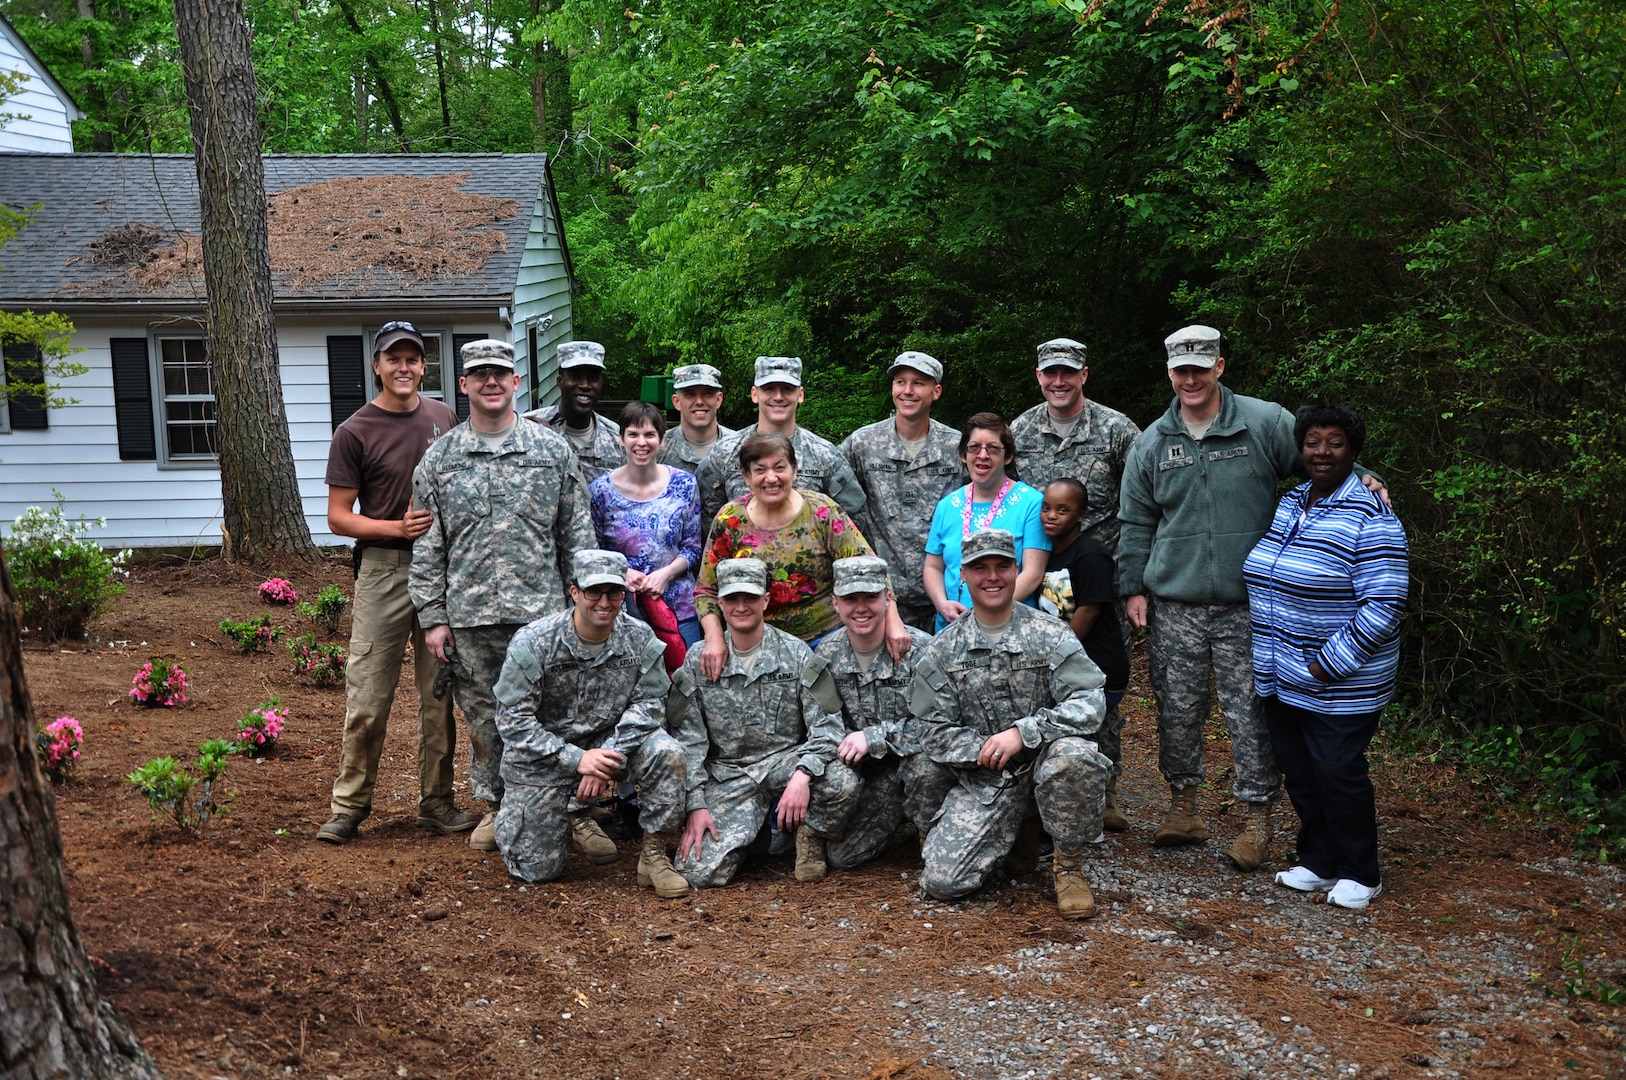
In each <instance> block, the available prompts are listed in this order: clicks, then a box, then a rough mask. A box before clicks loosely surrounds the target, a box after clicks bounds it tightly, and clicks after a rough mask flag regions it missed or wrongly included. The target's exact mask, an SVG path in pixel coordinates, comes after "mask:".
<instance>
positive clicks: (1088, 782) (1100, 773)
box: [920, 736, 1112, 900]
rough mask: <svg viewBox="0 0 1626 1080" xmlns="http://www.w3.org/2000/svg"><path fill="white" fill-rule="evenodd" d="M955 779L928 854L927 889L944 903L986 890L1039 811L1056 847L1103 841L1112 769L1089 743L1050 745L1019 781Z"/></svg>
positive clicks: (969, 774) (987, 773)
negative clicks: (1028, 821) (1103, 813)
mask: <svg viewBox="0 0 1626 1080" xmlns="http://www.w3.org/2000/svg"><path fill="white" fill-rule="evenodd" d="M955 772H957V773H959V774H960V779H959V783H957V784H956V785H955V786H954V788H953V789H952V790H950V791H949V793H948V796H947V797H946V798H945V799H944V800H943V808H942V810H941V811H939V813H938V815H937V821H936V822H935V823H934V824H933V825H932V829H931V832H930V833H929V834H927V836H926V843H925V846H924V848H923V849H922V852H921V854H922V855H923V856H924V858H925V861H926V867H925V869H924V870H922V871H921V874H920V883H921V887H922V888H924V889H925V890H926V892H927V894H929V895H931V896H934V897H936V898H937V899H939V900H953V899H956V898H958V897H961V896H965V895H967V894H968V893H973V892H975V891H977V890H978V889H980V888H981V887H982V883H983V882H984V881H986V880H987V878H988V875H989V873H991V872H992V871H993V869H994V867H996V866H998V865H999V864H1000V862H1001V861H1002V860H1004V858H1005V856H1006V855H1008V854H1010V851H1011V848H1012V847H1014V846H1015V844H1016V834H1017V833H1018V832H1019V831H1020V830H1021V828H1022V822H1023V821H1025V820H1026V819H1027V818H1028V817H1029V815H1031V814H1032V813H1033V812H1034V810H1035V808H1037V810H1038V812H1039V820H1040V821H1041V822H1042V823H1043V824H1044V828H1045V831H1046V832H1048V833H1049V834H1050V836H1051V838H1052V839H1053V840H1055V842H1056V846H1057V847H1065V848H1073V849H1081V848H1083V846H1084V845H1085V844H1088V843H1090V842H1091V841H1093V840H1094V839H1095V838H1096V837H1097V836H1100V835H1101V809H1102V806H1103V805H1104V804H1105V802H1106V798H1107V781H1108V780H1109V779H1110V778H1111V776H1112V762H1110V761H1108V760H1107V757H1106V755H1105V754H1103V753H1101V751H1099V750H1097V749H1096V747H1095V743H1093V742H1091V741H1090V740H1088V739H1084V738H1079V737H1077V736H1072V737H1069V738H1065V739H1057V740H1056V741H1055V742H1052V743H1048V744H1046V745H1045V746H1044V747H1043V748H1042V749H1041V750H1040V751H1039V756H1038V757H1037V758H1035V759H1034V762H1033V765H1032V767H1031V768H1024V769H1023V770H1022V771H1021V772H1019V773H1016V774H1014V775H1013V774H1004V775H1001V776H999V777H997V778H996V777H995V776H994V773H993V771H992V770H991V769H984V768H972V769H957V770H955Z"/></svg>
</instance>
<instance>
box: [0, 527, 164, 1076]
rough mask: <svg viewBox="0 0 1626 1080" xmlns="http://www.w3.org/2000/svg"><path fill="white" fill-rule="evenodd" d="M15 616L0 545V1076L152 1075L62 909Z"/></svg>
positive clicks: (50, 807) (55, 835)
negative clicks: (100, 987)
mask: <svg viewBox="0 0 1626 1080" xmlns="http://www.w3.org/2000/svg"><path fill="white" fill-rule="evenodd" d="M20 630H21V623H20V619H19V617H18V610H17V596H16V594H15V593H14V592H12V588H11V573H10V571H8V570H7V569H6V565H5V555H4V552H0V852H4V853H5V858H3V859H0V1075H3V1076H5V1077H7V1078H8V1080H44V1078H46V1077H51V1078H53V1080H54V1078H69V1080H80V1078H81V1077H83V1078H88V1080H99V1078H101V1077H154V1078H155V1077H157V1076H158V1070H157V1068H156V1067H155V1066H154V1065H153V1063H152V1059H151V1058H149V1057H147V1055H146V1054H145V1053H144V1052H143V1051H142V1049H141V1047H139V1046H138V1045H136V1040H135V1036H134V1035H132V1034H130V1029H129V1028H127V1027H125V1026H124V1021H122V1020H120V1019H119V1017H118V1014H117V1013H115V1012H114V1011H113V1007H112V1006H111V1005H109V1004H107V1002H106V1001H104V1000H102V995H101V993H100V992H99V991H98V990H97V988H96V979H95V976H94V975H93V974H92V972H91V966H90V961H89V959H88V958H87V957H86V956H85V948H84V946H83V945H82V944H80V942H79V934H78V933H77V932H76V931H75V930H74V928H73V919H72V917H71V916H70V915H69V914H68V894H67V889H66V887H65V886H64V884H63V881H62V865H61V864H62V836H61V833H59V832H58V831H57V823H56V799H55V797H54V796H53V795H52V792H51V787H50V785H49V783H47V782H46V779H45V775H44V774H43V773H42V772H41V771H40V767H39V759H38V758H37V757H36V755H35V749H34V706H33V703H32V702H31V701H30V700H29V697H28V683H27V682H26V680H25V679H24V678H23V657H22V649H21V647H20V646H19V644H18V633H19V632H20Z"/></svg>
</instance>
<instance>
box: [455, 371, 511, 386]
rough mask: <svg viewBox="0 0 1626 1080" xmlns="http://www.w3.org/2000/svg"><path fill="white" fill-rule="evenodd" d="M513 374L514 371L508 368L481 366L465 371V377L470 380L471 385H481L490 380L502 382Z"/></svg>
mask: <svg viewBox="0 0 1626 1080" xmlns="http://www.w3.org/2000/svg"><path fill="white" fill-rule="evenodd" d="M512 374H513V372H512V371H510V370H509V369H508V368H501V367H479V368H475V369H474V370H473V371H465V372H464V373H463V378H464V379H466V380H467V381H468V384H469V385H470V386H481V385H483V384H485V383H488V382H500V381H501V380H503V379H505V378H507V377H508V376H509V375H512Z"/></svg>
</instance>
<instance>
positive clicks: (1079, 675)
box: [909, 529, 1112, 919]
mask: <svg viewBox="0 0 1626 1080" xmlns="http://www.w3.org/2000/svg"><path fill="white" fill-rule="evenodd" d="M960 565H961V575H962V577H963V578H964V580H965V582H966V585H967V586H968V587H969V588H970V591H971V600H972V612H971V614H972V615H973V616H974V617H973V618H960V619H956V620H955V621H954V622H952V623H950V624H949V625H948V627H947V628H945V629H944V630H943V632H942V633H941V634H939V635H937V637H935V638H933V639H932V643H931V644H930V645H928V646H927V647H926V654H925V656H923V657H922V658H921V659H920V660H918V661H917V662H916V664H915V680H914V685H913V687H912V689H911V693H910V701H909V708H910V711H911V712H913V713H914V715H915V716H916V717H917V718H918V719H919V720H920V721H921V724H922V735H921V744H922V746H923V747H924V749H923V753H924V754H925V755H926V756H927V757H928V758H930V759H931V760H932V761H935V762H937V763H939V764H942V765H947V766H950V767H952V768H954V769H955V770H956V772H957V774H958V775H957V783H956V785H955V787H954V788H953V790H951V791H950V792H949V793H948V796H947V797H946V798H945V799H944V800H943V808H942V810H941V812H940V813H939V814H938V818H937V822H936V824H935V825H933V827H932V830H931V833H930V834H929V835H928V836H927V838H926V843H925V846H924V850H923V855H924V857H925V862H926V867H925V870H924V871H923V872H922V874H921V884H922V886H923V887H924V888H925V890H926V892H927V893H929V894H930V895H932V896H934V897H936V898H938V899H939V900H952V899H955V898H958V897H961V896H965V895H966V894H967V893H971V892H974V891H975V890H977V889H978V888H980V887H981V886H982V883H983V881H984V880H986V878H987V877H988V874H989V872H990V871H992V870H993V868H994V866H995V865H996V864H998V863H999V862H1000V860H1002V859H1004V858H1005V856H1006V855H1007V854H1009V853H1010V851H1011V849H1012V847H1014V846H1015V843H1016V838H1017V833H1018V832H1019V831H1020V829H1021V827H1022V823H1023V822H1024V821H1025V820H1026V819H1027V817H1028V816H1029V815H1030V814H1031V813H1033V810H1034V808H1035V806H1037V809H1038V812H1039V819H1040V821H1041V822H1042V823H1043V825H1044V828H1045V830H1046V831H1047V832H1049V833H1050V835H1051V837H1052V838H1053V839H1054V840H1055V845H1056V854H1055V861H1054V863H1053V864H1052V868H1053V870H1054V872H1055V880H1056V904H1057V906H1058V907H1060V908H1061V913H1062V915H1063V916H1064V917H1066V918H1069V919H1087V918H1089V917H1090V916H1092V915H1094V914H1095V898H1094V897H1093V896H1091V895H1090V887H1089V885H1088V884H1086V883H1085V881H1084V845H1085V844H1088V843H1089V842H1090V841H1092V840H1094V839H1095V838H1096V837H1097V836H1098V835H1100V833H1101V808H1102V804H1103V803H1104V801H1105V799H1106V789H1107V782H1108V780H1110V779H1111V776H1112V762H1110V761H1108V760H1107V758H1106V757H1105V755H1103V754H1102V753H1101V752H1100V750H1098V749H1097V748H1096V745H1095V743H1093V742H1091V741H1090V740H1089V739H1088V738H1087V737H1086V736H1089V735H1092V734H1094V732H1095V731H1096V730H1097V729H1098V728H1099V727H1100V726H1101V717H1102V714H1103V713H1104V712H1105V709H1106V702H1105V698H1104V696H1103V694H1102V692H1101V686H1102V683H1103V682H1104V681H1105V680H1104V679H1103V677H1102V675H1101V669H1100V668H1097V667H1096V666H1095V665H1094V664H1093V663H1091V662H1090V658H1089V657H1088V656H1086V655H1085V653H1084V648H1083V646H1081V645H1079V643H1078V638H1077V637H1076V636H1075V635H1074V634H1073V632H1072V631H1071V630H1070V629H1068V628H1067V627H1066V626H1065V625H1063V624H1062V623H1061V622H1060V621H1059V620H1057V619H1055V618H1053V617H1051V616H1048V615H1045V614H1044V613H1043V612H1040V611H1035V610H1034V609H1032V608H1028V607H1025V606H1023V605H1020V604H1017V603H1016V540H1015V538H1014V537H1013V536H1012V535H1011V534H1010V533H1008V532H1006V531H1005V530H1004V529H983V530H981V531H979V532H975V533H972V534H971V536H969V537H968V538H966V540H965V543H964V546H963V547H962V548H961V557H960Z"/></svg>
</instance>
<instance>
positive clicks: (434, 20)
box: [429, 0, 452, 148]
mask: <svg viewBox="0 0 1626 1080" xmlns="http://www.w3.org/2000/svg"><path fill="white" fill-rule="evenodd" d="M429 29H430V31H431V32H432V33H433V34H434V35H435V85H436V86H437V87H438V88H439V89H440V133H441V138H442V139H444V140H445V146H444V147H443V148H449V147H450V145H451V141H452V107H451V104H450V103H449V102H448V101H447V100H446V59H445V57H444V56H443V55H442V53H441V49H442V37H443V35H442V34H441V32H440V3H439V0H429Z"/></svg>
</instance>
